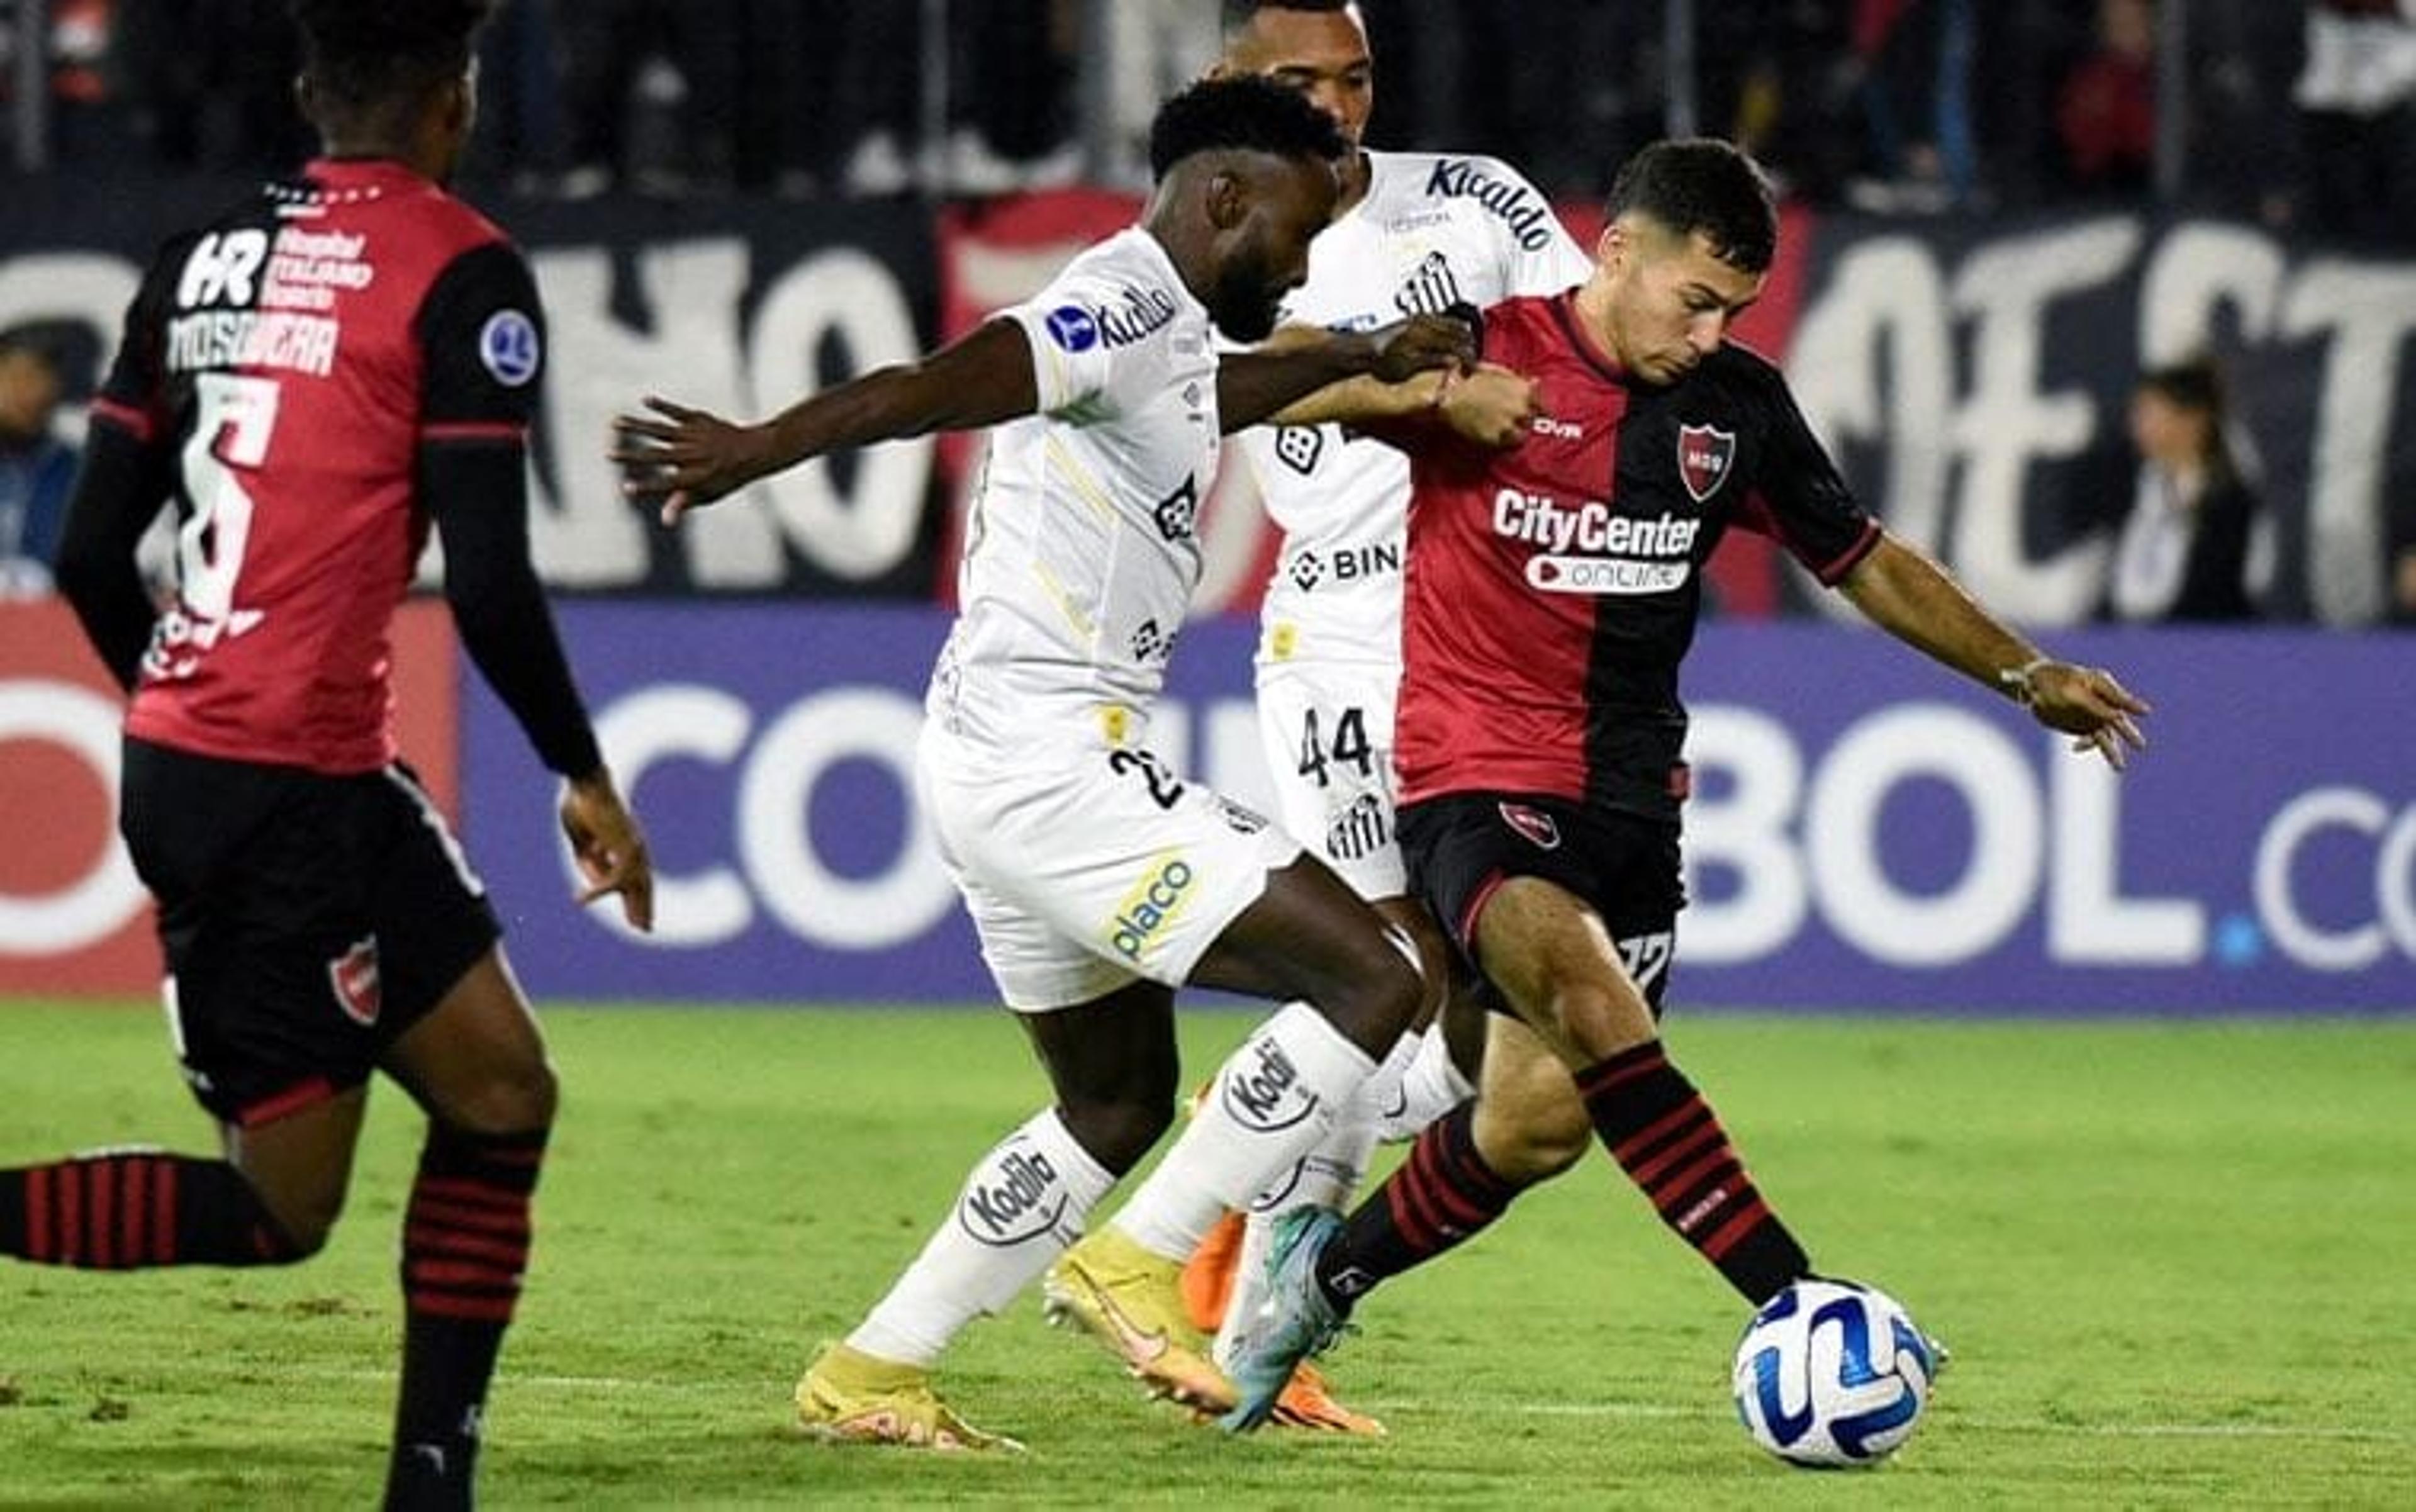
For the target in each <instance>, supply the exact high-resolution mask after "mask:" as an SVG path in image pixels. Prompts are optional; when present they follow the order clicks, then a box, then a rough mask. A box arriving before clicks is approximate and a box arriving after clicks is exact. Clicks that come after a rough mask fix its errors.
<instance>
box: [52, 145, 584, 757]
mask: <svg viewBox="0 0 2416 1512" xmlns="http://www.w3.org/2000/svg"><path fill="white" fill-rule="evenodd" d="M541 352H542V336H541V326H540V325H539V313H538V306H537V300H536V287H535V285H534V283H533V282H532V280H530V278H529V275H528V270H527V267H526V265H525V264H524V263H523V262H522V261H521V256H520V254H519V253H518V252H517V251H516V250H515V249H513V248H512V247H511V245H510V243H509V242H508V241H507V240H506V238H505V236H504V234H503V233H502V232H501V231H499V230H498V229H496V227H494V226H493V225H492V224H491V223H490V222H488V221H487V220H486V219H483V218H481V217H480V216H479V215H477V214H476V212H475V211H473V210H471V209H470V208H469V207H468V206H467V205H464V204H461V202H460V201H458V200H456V199H454V198H452V197H451V196H450V195H448V194H446V193H445V191H444V190H443V189H440V188H439V187H438V186H436V185H435V184H433V183H430V182H429V181H428V180H426V179H424V178H421V177H420V176H418V175H417V174H415V173H413V172H412V171H411V170H409V169H408V168H405V167H404V166H402V165H401V164H400V163H397V162H393V161H387V160H359V161H353V160H322V161H319V162H314V163H311V164H310V165H309V167H307V168H306V169H305V170H304V171H303V173H302V174H301V175H300V176H299V177H298V178H295V179H294V180H291V181H288V182H284V183H279V184H272V185H269V186H267V187H266V188H265V189H264V190H263V191H262V192H261V194H260V195H259V196H257V197H256V198H253V199H250V200H248V201H246V202H245V203H243V204H239V205H238V206H236V207H235V208H234V209H233V210H231V211H230V212H229V213H227V214H225V215H223V216H221V217H219V219H217V220H216V221H215V222H213V223H212V224H210V225H209V226H207V227H204V229H202V230H200V231H198V232H194V233H191V234H187V235H183V236H180V237H177V238H175V239H174V240H172V241H171V242H169V243H168V244H167V245H166V246H165V247H164V248H163V249H161V251H160V253H159V257H158V258H157V259H156V260H155V262H154V263H153V265H152V266H151V268H150V271H149V273H148V274H147V275H146V277H145V278H144V280H143V286H142V289H141V290H140V292H139V293H138V294H137V295H136V296H135V300H134V304H133V306H132V308H131V309H130V310H128V315H127V328H126V333H125V339H124V340H123V342H122V343H121V344H120V347H119V352H118V357H117V361H116V364H115V366H114V367H113V370H111V373H110V376H109V379H108V381H107V383H106V384H105V385H104V386H103V387H102V391H101V394H100V397H99V398H98V400H97V401H95V404H94V417H95V418H96V419H97V420H98V421H100V422H101V423H104V424H113V425H118V426H122V427H125V428H127V429H128V430H129V431H133V432H134V433H135V434H136V436H137V437H138V438H141V439H143V440H146V441H152V440H165V441H167V442H169V443H171V444H172V445H173V446H174V448H175V452H176V470H175V477H174V492H175V498H176V507H177V511H178V519H179V528H178V532H177V578H178V596H177V601H176V603H175V605H174V608H172V609H171V610H170V611H169V612H166V613H165V614H163V615H161V616H160V618H159V623H158V626H157V627H156V629H155V630H154V632H153V636H152V642H151V647H150V650H149V652H148V654H147V655H146V656H145V657H144V658H143V667H142V677H141V682H140V683H139V685H138V686H137V688H136V690H135V694H134V699H133V703H132V704H131V706H130V707H129V709H128V715H127V723H126V728H127V732H128V733H129V734H131V735H134V736H137V737H139V738H142V739H144V740H148V741H152V742H155V743H157V744H159V745H164V746H172V747H175V748H180V749H184V750H189V751H195V752H198V753H200V754H203V755H208V756H218V757H224V758H228V759H231V760H237V761H249V762H261V763H267V764H277V765H290V766H300V767H305V768H308V769H310V770H314V771H320V772H325V773H329V774H335V775H342V774H347V773H355V772H366V771H372V770H375V769H376V768H378V767H380V766H383V765H385V764H386V763H388V762H390V761H392V760H393V759H394V757H395V753H396V752H395V741H394V735H393V731H392V728H391V707H390V706H391V703H392V698H391V692H390V688H389V686H388V673H389V663H390V652H389V646H388V632H389V627H390V625H391V621H392V616H393V612H394V609H395V606H396V605H397V604H398V603H399V602H400V600H401V598H402V596H403V594H404V592H405V591H406V590H407V588H408V586H409V584H410V581H411V575H412V571H413V565H414V564H415V562H416V560H417V559H418V556H419V552H420V550H421V548H422V547H423V546H424V545H425V544H426V541H427V537H428V531H429V518H428V516H427V514H426V512H425V511H424V510H423V509H422V508H420V507H418V506H417V505H416V503H415V492H414V488H415V465H416V459H417V456H418V448H419V447H420V446H422V445H424V444H427V443H429V442H430V441H431V440H434V441H442V440H445V439H446V438H458V439H463V440H481V441H491V440H507V441H510V442H513V443H515V444H517V443H521V442H522V441H523V440H524V438H525V433H526V430H527V426H528V420H529V416H530V411H531V408H532V406H533V404H534V401H535V395H536V378H537V377H538V375H539V372H540V370H541V367H542V356H541Z"/></svg>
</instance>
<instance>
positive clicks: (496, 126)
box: [462, 0, 565, 189]
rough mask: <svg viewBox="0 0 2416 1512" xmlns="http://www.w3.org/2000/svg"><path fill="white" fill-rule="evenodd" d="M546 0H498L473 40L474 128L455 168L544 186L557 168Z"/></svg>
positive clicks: (552, 49) (556, 109)
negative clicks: (462, 160)
mask: <svg viewBox="0 0 2416 1512" xmlns="http://www.w3.org/2000/svg"><path fill="white" fill-rule="evenodd" d="M553 11H554V3H553V0H503V3H502V4H501V5H498V6H497V7H496V8H495V14H494V19H493V20H492V21H491V22H490V23H488V25H487V30H486V34H485V35H484V36H483V37H482V38H479V43H478V129H477V130H476V132H474V133H473V134H472V135H471V138H470V155H469V159H468V160H467V161H466V162H465V163H464V164H463V165H462V174H463V176H464V177H465V178H468V179H470V180H472V181H473V182H476V183H482V184H493V183H516V184H518V185H520V186H521V188H523V189H536V188H539V187H551V185H552V184H553V183H554V182H555V181H556V180H557V179H558V178H559V176H560V174H561V173H562V170H563V167H564V152H565V140H564V120H563V105H562V68H561V47H560V44H559V43H558V42H557V40H556V38H555V36H554V30H553Z"/></svg>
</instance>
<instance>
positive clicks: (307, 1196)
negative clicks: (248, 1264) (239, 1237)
mask: <svg viewBox="0 0 2416 1512" xmlns="http://www.w3.org/2000/svg"><path fill="white" fill-rule="evenodd" d="M254 1195H255V1196H257V1197H258V1198H259V1199H260V1206H261V1212H262V1215H263V1217H264V1218H265V1219H266V1221H267V1226H268V1228H269V1230H270V1231H271V1233H272V1235H273V1237H274V1238H275V1239H278V1240H281V1241H283V1243H282V1244H281V1245H272V1246H269V1247H265V1248H264V1254H265V1255H266V1258H267V1260H268V1263H271V1264H277V1265H290V1264H292V1263H294V1262H296V1261H302V1260H308V1259H310V1257H311V1256H313V1255H315V1254H317V1253H318V1252H319V1251H320V1250H322V1249H325V1248H326V1247H327V1239H328V1237H329V1236H330V1235H331V1234H333V1233H334V1232H336V1220H337V1219H338V1218H340V1217H343V1215H344V1193H343V1190H342V1188H340V1187H339V1188H338V1189H336V1190H335V1191H333V1192H281V1193H275V1194H271V1193H268V1192H263V1191H260V1190H258V1188H256V1187H255V1188H254Z"/></svg>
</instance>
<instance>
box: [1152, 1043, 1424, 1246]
mask: <svg viewBox="0 0 2416 1512" xmlns="http://www.w3.org/2000/svg"><path fill="white" fill-rule="evenodd" d="M1375 1069H1376V1063H1375V1062H1373V1061H1371V1060H1369V1059H1368V1058H1367V1052H1366V1051H1362V1050H1361V1049H1360V1048H1359V1047H1358V1046H1356V1045H1354V1044H1352V1043H1351V1041H1350V1040H1349V1039H1348V1038H1346V1037H1344V1036H1343V1034H1342V1031H1340V1030H1339V1029H1336V1028H1335V1027H1334V1025H1333V1024H1332V1023H1331V1022H1329V1021H1327V1019H1326V1017H1325V1015H1323V1014H1321V1013H1320V1012H1318V1011H1317V1009H1316V1008H1314V1007H1312V1006H1310V1005H1308V1004H1306V1003H1291V1004H1287V1005H1284V1006H1283V1007H1281V1008H1279V1009H1277V1010H1276V1012H1275V1013H1274V1014H1273V1015H1272V1016H1271V1017H1269V1018H1268V1020H1267V1021H1265V1022H1264V1023H1261V1025H1259V1027H1258V1029H1257V1030H1256V1031H1255V1032H1254V1033H1252V1034H1251V1036H1250V1037H1249V1038H1248V1039H1246V1040H1244V1041H1243V1042H1242V1048H1241V1049H1239V1050H1237V1051H1234V1052H1233V1054H1232V1057H1231V1059H1229V1060H1228V1061H1226V1063H1225V1064H1224V1065H1223V1066H1219V1067H1218V1068H1217V1071H1216V1081H1215V1082H1214V1084H1213V1086H1212V1089H1211V1091H1210V1093H1209V1096H1208V1098H1207V1100H1206V1101H1204V1102H1202V1103H1201V1104H1200V1108H1199V1111H1197V1112H1195V1113H1194V1114H1192V1117H1191V1123H1190V1126H1188V1127H1186V1128H1185V1129H1184V1131H1183V1137H1182V1138H1181V1139H1178V1140H1176V1141H1175V1142H1174V1148H1172V1149H1170V1150H1169V1151H1167V1152H1166V1158H1165V1159H1163V1160H1161V1161H1159V1162H1158V1165H1157V1169H1156V1170H1155V1171H1154V1172H1150V1177H1149V1179H1148V1180H1147V1181H1145V1182H1143V1183H1141V1186H1140V1190H1139V1191H1136V1192H1134V1193H1133V1194H1132V1199H1131V1200H1130V1201H1129V1202H1125V1205H1124V1207H1123V1209H1122V1210H1121V1211H1120V1212H1118V1213H1117V1214H1116V1216H1115V1217H1114V1219H1113V1220H1112V1221H1113V1222H1114V1224H1115V1226H1116V1227H1117V1228H1119V1229H1121V1230H1123V1231H1124V1232H1125V1234H1126V1235H1128V1236H1129V1237H1131V1238H1132V1239H1133V1240H1134V1241H1135V1242H1136V1243H1138V1244H1139V1245H1140V1247H1142V1248H1143V1249H1146V1250H1149V1251H1150V1252H1151V1253H1153V1254H1155V1255H1160V1256H1163V1257H1164V1258H1166V1259H1168V1260H1178V1261H1179V1260H1187V1259H1189V1258H1190V1255H1191V1251H1192V1250H1193V1249H1195V1248H1197V1247H1199V1244H1200V1236H1201V1235H1202V1234H1204V1233H1206V1232H1208V1230H1209V1228H1210V1226H1211V1225H1213V1224H1214V1223H1215V1222H1216V1218H1217V1217H1218V1215H1220V1214H1222V1213H1223V1212H1224V1210H1225V1209H1227V1208H1229V1207H1243V1206H1246V1205H1247V1204H1248V1202H1249V1201H1250V1199H1251V1198H1253V1197H1255V1196H1257V1195H1258V1194H1259V1192H1260V1191H1261V1189H1262V1188H1263V1187H1265V1186H1266V1185H1267V1183H1268V1181H1269V1179H1270V1178H1272V1177H1274V1176H1276V1174H1277V1173H1279V1172H1282V1171H1284V1170H1285V1169H1286V1168H1287V1167H1289V1166H1290V1165H1291V1163H1292V1162H1293V1161H1295V1160H1298V1159H1299V1158H1300V1157H1302V1156H1304V1155H1306V1154H1307V1153H1308V1152H1309V1151H1310V1150H1313V1149H1315V1148H1316V1147H1317V1145H1318V1143H1319V1142H1320V1141H1321V1140H1322V1139H1323V1138H1324V1137H1325V1135H1326V1133H1327V1132H1328V1131H1329V1130H1331V1129H1332V1128H1333V1127H1334V1126H1335V1124H1336V1122H1337V1121H1338V1120H1339V1119H1340V1118H1341V1117H1342V1116H1343V1114H1344V1112H1345V1111H1347V1110H1348V1108H1349V1107H1350V1105H1351V1100H1352V1098H1353V1096H1355V1094H1356V1093H1357V1092H1358V1090H1359V1086H1360V1083H1362V1082H1364V1081H1367V1078H1368V1076H1369V1075H1370V1074H1371V1073H1373V1072H1374V1070H1375Z"/></svg>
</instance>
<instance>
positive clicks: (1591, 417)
mask: <svg viewBox="0 0 2416 1512" xmlns="http://www.w3.org/2000/svg"><path fill="white" fill-rule="evenodd" d="M1485 356H1486V360H1487V361H1488V362H1497V363H1500V364H1502V365H1503V366H1505V367H1509V368H1512V369H1515V370H1518V371H1519V372H1521V373H1524V374H1526V375H1527V376H1528V377H1530V378H1532V379H1533V380H1534V381H1535V383H1536V385H1537V404H1538V408H1539V411H1540V413H1539V414H1538V416H1536V418H1535V419H1534V420H1533V422H1532V426H1531V430H1530V433H1529V434H1528V435H1527V436H1526V438H1525V439H1524V440H1523V441H1522V442H1520V443H1519V445H1518V446H1515V447H1513V448H1511V449H1509V450H1506V451H1488V450H1486V449H1484V448H1481V447H1478V446H1474V445H1472V444H1471V443H1467V442H1463V441H1460V440H1458V439H1457V437H1450V436H1436V435H1432V434H1427V435H1424V436H1422V438H1421V439H1420V440H1419V441H1418V442H1417V443H1416V445H1415V446H1414V448H1413V449H1412V458H1411V466H1412V473H1411V476H1412V494H1411V503H1410V529H1409V553H1408V555H1409V562H1408V569H1407V586H1406V590H1405V599H1404V620H1403V626H1402V671H1401V693H1400V711H1399V717H1398V727H1397V732H1396V736H1397V744H1396V763H1397V768H1398V770H1397V776H1398V779H1399V781H1400V787H1401V801H1402V802H1404V803H1414V802H1416V801H1418V800H1420V799H1424V798H1433V797H1438V796H1441V795H1442V794H1450V793H1468V792H1479V793H1527V794H1548V795H1551V796H1555V797H1561V798H1566V799H1571V800H1575V801H1579V802H1585V803H1590V804H1594V805H1599V806H1604V807H1608V808H1613V809H1625V810H1628V811H1631V812H1638V813H1643V814H1646V815H1649V816H1653V817H1656V818H1668V817H1670V816H1673V815H1674V814H1675V813H1676V811H1677V809H1676V806H1677V803H1678V800H1679V799H1680V797H1682V796H1683V794H1684V767H1683V766H1682V765H1681V764H1680V755H1681V750H1682V748H1683V747H1684V741H1685V733H1686V714H1685V709H1684V705H1683V704H1682V703H1680V702H1679V694H1678V666H1679V663H1680V662H1681V661H1683V660H1684V658H1685V655H1686V650H1687V647H1688V646H1689V645H1690V644H1692V643H1693V641H1694V635H1695V622H1696V619H1697V617H1698V616H1699V613H1700V612H1701V608H1702V567H1703V564H1704V563H1705V562H1706V561H1707V560H1709V559H1710V557H1711V554H1712V552H1713V551H1714V549H1715V548H1716V547H1717V546H1718V544H1719V541H1720V537H1721V535H1722V534H1723V533H1724V532H1725V531H1726V530H1727V529H1728V528H1729V526H1730V525H1732V524H1733V525H1742V526H1744V528H1746V529H1749V530H1754V531H1758V532H1760V533H1762V534H1765V535H1769V536H1772V537H1775V538H1776V539H1777V540H1778V541H1779V542H1780V543H1781V544H1783V545H1784V546H1785V547H1786V548H1787V550H1788V551H1789V552H1792V553H1793V554H1794V556H1795V557H1796V559H1797V560H1799V561H1801V562H1802V563H1804V566H1805V567H1809V568H1810V569H1811V570H1812V571H1813V572H1814V573H1816V574H1817V575H1818V576H1819V577H1820V580H1821V581H1822V582H1835V581H1837V580H1838V579H1839V578H1841V577H1843V576H1844V575H1845V574H1846V573H1847V572H1848V571H1849V570H1850V569H1851V568H1852V567H1853V566H1854V564H1855V563H1856V562H1859V561H1860V560H1862V558H1863V556H1864V554H1865V552H1868V551H1869V550H1870V548H1871V547H1872V545H1873V544H1874V543H1875V542H1876V541H1877V540H1878V538H1879V527H1878V525H1877V523H1876V522H1874V521H1872V519H1871V518H1870V517H1869V516H1868V515H1867V514H1865V512H1864V511H1863V509H1862V508H1861V507H1860V506H1858V505H1857V504H1856V503H1855V502H1854V499H1853V496H1852V494H1851V493H1850V491H1848V489H1847V487H1846V484H1845V481H1844V479H1843V478H1841V477H1840V476H1838V474H1837V470H1836V467H1835V464H1834V463H1832V462H1831V461H1830V460H1829V458H1828V455H1827V453H1826V452H1824V451H1823V450H1822V449H1821V446H1820V442H1819V441H1818V440H1816V439H1815V438H1814V437H1813V435H1812V433H1811V431H1810V430H1809V429H1808V428H1807V427H1806V426H1805V424H1804V416H1803V415H1802V414H1801V413H1800V412H1799V411H1798V410H1797V408H1796V406H1795V401H1794V399H1793V397H1792V396H1791V395H1790V394H1789V392H1788V389H1787V384H1786V380H1785V378H1784V377H1783V376H1782V375H1781V374H1780V373H1779V371H1778V370H1777V369H1775V368H1774V367H1773V366H1772V365H1771V364H1770V363H1769V362H1767V361H1765V360H1764V359H1763V358H1761V357H1760V356H1759V355H1755V354H1754V353H1752V352H1749V351H1747V350H1745V349H1744V348H1742V347H1737V346H1732V345H1731V346H1724V347H1722V348H1721V349H1720V350H1719V351H1717V352H1716V353H1714V355H1711V356H1710V357H1708V358H1706V359H1705V360H1704V361H1703V362H1702V363H1701V364H1699V366H1698V367H1697V368H1696V369H1695V370H1693V371H1692V372H1690V373H1689V374H1687V376H1686V377H1684V379H1682V380H1680V381H1679V382H1678V383H1676V384H1673V385H1669V386H1651V385H1647V384H1643V383H1630V382H1629V381H1628V380H1627V378H1626V377H1625V376H1624V375H1623V373H1622V371H1621V370H1620V368H1619V366H1618V364H1617V363H1616V361H1614V360H1613V359H1612V358H1611V357H1610V355H1608V353H1606V352H1605V351H1604V350H1603V348H1602V347H1601V345H1600V344H1599V343H1598V342H1597V341H1596V340H1594V338H1593V336H1592V334H1591V333H1589V332H1588V331H1587V330H1586V329H1585V327H1584V325H1582V323H1581V320H1580V318H1579V317H1578V313H1577V310H1576V309H1575V306H1574V292H1573V291H1572V292H1571V293H1564V294H1562V295H1554V296H1552V297H1549V298H1518V299H1509V300H1504V301H1503V302H1502V303H1501V304H1498V305H1495V306H1494V307H1492V308H1491V309H1490V310H1487V311H1486V314H1485Z"/></svg>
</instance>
